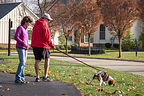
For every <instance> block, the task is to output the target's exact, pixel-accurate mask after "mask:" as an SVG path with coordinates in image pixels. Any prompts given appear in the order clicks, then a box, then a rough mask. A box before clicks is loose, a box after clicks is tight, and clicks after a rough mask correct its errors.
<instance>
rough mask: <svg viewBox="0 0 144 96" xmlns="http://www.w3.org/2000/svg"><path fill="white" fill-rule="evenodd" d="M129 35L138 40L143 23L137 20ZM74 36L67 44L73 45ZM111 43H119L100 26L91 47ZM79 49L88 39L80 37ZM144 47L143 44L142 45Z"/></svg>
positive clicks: (105, 28) (142, 30) (143, 27)
mask: <svg viewBox="0 0 144 96" xmlns="http://www.w3.org/2000/svg"><path fill="white" fill-rule="evenodd" d="M130 30H131V34H132V35H133V38H134V39H137V40H138V39H139V37H140V36H141V33H142V32H144V23H143V22H142V21H141V20H137V21H136V22H135V23H134V24H133V26H132V27H131V29H130ZM74 37H75V36H72V41H69V44H75V42H74V41H75V40H74ZM112 40H113V43H114V44H119V41H118V40H117V39H116V38H114V36H113V35H112V34H111V32H110V31H109V30H108V28H107V27H105V26H104V25H103V24H100V25H99V26H98V30H97V32H95V34H94V35H93V38H92V41H91V47H95V48H97V47H105V44H106V43H112ZM79 45H80V46H81V47H86V46H88V37H87V36H82V37H81V40H80V44H79ZM143 46H144V44H143Z"/></svg>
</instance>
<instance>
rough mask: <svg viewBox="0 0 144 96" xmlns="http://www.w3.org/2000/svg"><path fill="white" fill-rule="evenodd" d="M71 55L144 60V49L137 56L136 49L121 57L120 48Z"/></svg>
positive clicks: (52, 51)
mask: <svg viewBox="0 0 144 96" xmlns="http://www.w3.org/2000/svg"><path fill="white" fill-rule="evenodd" d="M62 51H63V52H65V50H62ZM0 52H7V50H0ZM11 52H16V50H11ZM28 52H32V50H28ZM69 52H70V50H69ZM51 54H52V55H64V54H62V53H59V52H58V51H56V50H51ZM70 55H71V56H78V57H96V58H112V59H128V60H141V61H144V52H142V51H139V52H138V56H137V57H136V53H135V52H134V51H125V52H122V57H121V58H118V55H119V52H118V50H105V54H97V55H91V56H88V55H87V54H70ZM64 56H65V55H64Z"/></svg>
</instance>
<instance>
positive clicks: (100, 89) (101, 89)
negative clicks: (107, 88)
mask: <svg viewBox="0 0 144 96" xmlns="http://www.w3.org/2000/svg"><path fill="white" fill-rule="evenodd" d="M96 90H97V91H98V92H102V91H104V89H103V88H97V89H96Z"/></svg>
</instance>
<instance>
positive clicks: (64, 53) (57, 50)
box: [55, 48, 101, 71]
mask: <svg viewBox="0 0 144 96" xmlns="http://www.w3.org/2000/svg"><path fill="white" fill-rule="evenodd" d="M55 50H57V51H59V52H60V53H63V54H65V55H67V56H68V57H71V58H73V59H74V60H76V61H78V62H80V63H82V64H84V65H86V66H88V67H91V68H93V69H95V70H98V71H101V70H99V69H98V68H96V67H94V66H91V65H89V64H87V63H85V62H83V61H81V60H79V59H77V58H75V57H73V56H70V55H68V54H67V53H65V52H62V51H60V50H58V49H56V48H55Z"/></svg>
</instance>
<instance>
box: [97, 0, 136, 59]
mask: <svg viewBox="0 0 144 96" xmlns="http://www.w3.org/2000/svg"><path fill="white" fill-rule="evenodd" d="M98 5H99V6H100V7H101V12H102V16H103V21H104V25H105V26H108V27H109V30H110V31H114V32H116V34H117V37H118V40H119V58H120V57H121V52H122V48H121V42H122V38H123V37H124V35H125V34H126V33H127V31H128V30H129V28H131V27H132V25H133V23H134V22H135V21H136V20H137V19H138V11H137V2H136V0H98Z"/></svg>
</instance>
